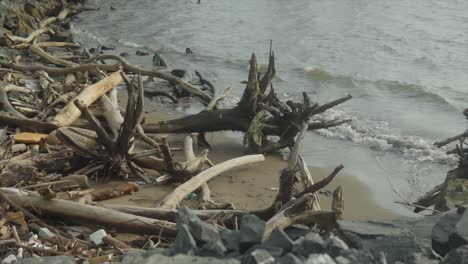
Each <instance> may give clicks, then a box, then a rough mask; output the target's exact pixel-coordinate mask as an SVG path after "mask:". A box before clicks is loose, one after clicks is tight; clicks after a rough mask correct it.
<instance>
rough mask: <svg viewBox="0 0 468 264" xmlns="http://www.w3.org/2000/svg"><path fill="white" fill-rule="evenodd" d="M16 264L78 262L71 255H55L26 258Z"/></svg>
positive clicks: (66, 263)
mask: <svg viewBox="0 0 468 264" xmlns="http://www.w3.org/2000/svg"><path fill="white" fill-rule="evenodd" d="M15 264H76V262H75V260H73V258H72V257H69V256H54V257H40V258H24V259H20V260H18V261H17V262H16V263H15Z"/></svg>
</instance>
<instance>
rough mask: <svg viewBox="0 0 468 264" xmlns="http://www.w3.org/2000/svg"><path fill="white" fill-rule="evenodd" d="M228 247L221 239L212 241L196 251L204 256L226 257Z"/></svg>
mask: <svg viewBox="0 0 468 264" xmlns="http://www.w3.org/2000/svg"><path fill="white" fill-rule="evenodd" d="M226 251H227V249H226V247H225V246H224V245H223V243H222V242H221V240H216V241H210V242H208V243H206V244H205V245H203V247H201V248H200V249H198V250H197V251H196V255H198V256H203V257H224V254H225V253H226Z"/></svg>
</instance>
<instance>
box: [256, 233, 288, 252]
mask: <svg viewBox="0 0 468 264" xmlns="http://www.w3.org/2000/svg"><path fill="white" fill-rule="evenodd" d="M263 245H265V246H267V247H277V248H282V249H283V250H284V251H286V252H289V251H291V250H292V248H293V246H294V241H292V240H291V238H289V237H288V235H287V234H286V233H285V232H284V231H283V230H282V229H279V228H275V229H274V230H273V232H271V235H270V237H269V238H268V239H267V240H266V241H265V242H264V243H263Z"/></svg>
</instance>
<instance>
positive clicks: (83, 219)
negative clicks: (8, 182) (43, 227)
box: [0, 188, 176, 237]
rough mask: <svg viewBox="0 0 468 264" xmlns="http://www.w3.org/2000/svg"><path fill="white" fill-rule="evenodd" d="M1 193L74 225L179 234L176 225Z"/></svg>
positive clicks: (6, 191) (18, 193) (14, 192)
mask: <svg viewBox="0 0 468 264" xmlns="http://www.w3.org/2000/svg"><path fill="white" fill-rule="evenodd" d="M0 192H2V193H3V194H4V195H6V196H7V197H8V198H10V199H12V200H14V201H15V202H16V203H18V204H19V205H20V206H22V207H26V208H32V209H34V210H37V211H38V212H39V213H40V214H47V215H48V216H50V215H55V216H58V217H63V218H65V219H67V220H69V221H72V222H79V223H81V224H82V223H88V224H96V225H101V226H104V227H106V228H115V229H117V230H119V231H122V232H128V233H134V234H145V235H161V233H163V234H164V235H165V236H169V237H174V236H175V235H176V225H175V224H174V223H171V222H167V221H163V220H156V219H151V218H146V217H142V216H135V215H131V214H126V213H121V212H117V211H114V210H110V209H106V208H102V207H98V206H91V205H85V204H79V203H76V202H71V201H66V200H60V199H52V200H46V199H43V198H42V197H40V196H39V195H37V194H34V193H30V192H25V191H21V190H20V189H16V188H0Z"/></svg>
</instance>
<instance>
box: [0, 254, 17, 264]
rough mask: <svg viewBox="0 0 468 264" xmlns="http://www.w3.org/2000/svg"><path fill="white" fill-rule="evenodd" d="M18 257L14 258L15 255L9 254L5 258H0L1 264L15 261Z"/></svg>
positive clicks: (9, 263)
mask: <svg viewBox="0 0 468 264" xmlns="http://www.w3.org/2000/svg"><path fill="white" fill-rule="evenodd" d="M17 260H18V259H17V258H16V256H15V255H9V256H7V257H6V258H4V259H2V262H1V264H11V263H15V262H16V261H17Z"/></svg>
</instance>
